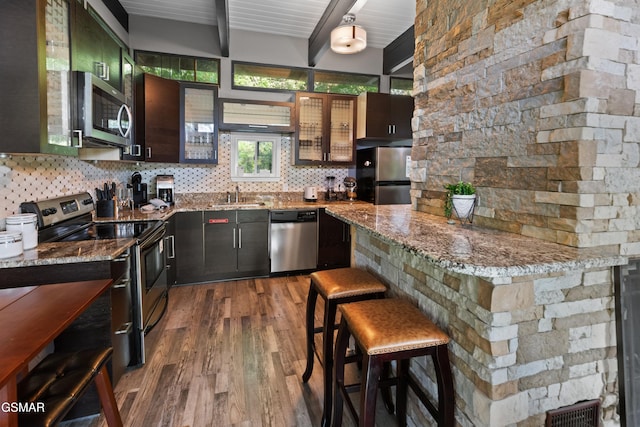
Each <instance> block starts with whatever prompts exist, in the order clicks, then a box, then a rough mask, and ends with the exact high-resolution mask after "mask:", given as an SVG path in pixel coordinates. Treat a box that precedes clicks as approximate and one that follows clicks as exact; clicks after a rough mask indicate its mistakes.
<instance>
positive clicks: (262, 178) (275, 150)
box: [229, 132, 282, 182]
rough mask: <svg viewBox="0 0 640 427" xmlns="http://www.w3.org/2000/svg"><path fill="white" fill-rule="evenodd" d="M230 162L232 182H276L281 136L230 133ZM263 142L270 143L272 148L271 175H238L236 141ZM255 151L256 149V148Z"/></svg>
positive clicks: (279, 166)
mask: <svg viewBox="0 0 640 427" xmlns="http://www.w3.org/2000/svg"><path fill="white" fill-rule="evenodd" d="M230 139H231V150H230V151H231V160H230V162H229V167H230V172H231V181H232V182H278V181H280V178H281V157H282V155H281V153H280V140H281V139H282V136H281V135H279V134H273V133H253V132H232V133H231V138H230ZM239 140H242V141H246V140H250V141H254V142H255V143H258V142H265V141H271V142H272V143H273V147H272V157H271V162H272V163H271V164H272V173H270V174H269V175H261V174H259V173H256V174H251V175H244V174H243V175H239V174H238V141H239ZM256 149H257V147H256Z"/></svg>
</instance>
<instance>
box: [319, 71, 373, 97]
mask: <svg viewBox="0 0 640 427" xmlns="http://www.w3.org/2000/svg"><path fill="white" fill-rule="evenodd" d="M379 88H380V77H379V76H373V75H366V74H352V73H339V72H332V71H314V72H313V91H314V92H322V93H342V94H349V95H359V94H361V93H362V92H378V91H379Z"/></svg>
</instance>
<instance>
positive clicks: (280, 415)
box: [66, 276, 394, 427]
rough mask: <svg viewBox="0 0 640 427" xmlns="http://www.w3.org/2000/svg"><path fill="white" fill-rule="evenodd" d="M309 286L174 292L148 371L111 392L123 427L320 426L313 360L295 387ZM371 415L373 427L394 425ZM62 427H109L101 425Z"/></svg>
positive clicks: (304, 282)
mask: <svg viewBox="0 0 640 427" xmlns="http://www.w3.org/2000/svg"><path fill="white" fill-rule="evenodd" d="M308 287H309V278H308V276H289V277H278V278H268V279H252V280H239V281H230V282H221V283H212V284H205V285H195V286H181V287H174V288H172V289H171V291H170V297H169V308H168V311H167V314H166V315H165V316H164V318H163V320H162V321H161V322H160V323H159V324H158V325H157V326H156V328H155V329H154V330H153V331H151V332H150V333H149V335H148V336H147V344H148V350H147V363H146V365H145V366H144V367H143V368H140V369H133V370H131V371H129V372H127V373H126V374H125V375H124V376H123V377H122V379H121V380H120V382H119V383H118V385H117V386H116V389H115V395H116V399H117V401H118V407H119V408H120V413H121V416H122V419H123V421H124V424H125V425H126V426H132V427H133V426H143V427H146V426H167V427H173V426H178V427H187V426H189V427H198V426H252V427H253V426H278V427H280V426H318V425H320V418H321V414H322V404H323V402H322V366H320V364H319V363H318V362H317V360H316V364H315V367H314V371H313V375H312V376H311V379H310V380H309V382H308V383H307V384H305V383H303V382H302V379H301V377H302V373H303V371H304V368H305V357H306V351H305V329H304V319H305V308H306V298H307V292H308ZM318 302H319V304H318V309H317V311H316V317H317V322H318V323H320V321H321V320H320V319H321V318H322V311H321V310H322V304H321V300H320V299H319V301H318ZM318 339H319V336H318ZM318 347H319V348H321V345H320V343H319V342H318ZM378 408H379V410H378V420H379V421H378V425H380V426H390V425H394V421H393V419H392V418H390V416H389V415H388V414H386V412H384V410H382V411H381V410H380V408H383V405H382V404H379V405H378ZM344 418H345V422H344V424H343V425H345V426H351V425H353V423H352V422H351V420H350V418H349V415H347V414H346V413H345V417H344ZM66 424H67V425H68V426H69V427H102V426H106V422H105V420H104V417H102V416H100V417H93V418H88V419H84V420H81V421H80V420H79V421H75V422H72V423H66Z"/></svg>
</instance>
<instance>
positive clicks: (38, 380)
mask: <svg viewBox="0 0 640 427" xmlns="http://www.w3.org/2000/svg"><path fill="white" fill-rule="evenodd" d="M112 353H113V349H112V348H111V347H109V348H105V349H96V350H82V351H77V352H74V353H51V354H49V355H48V356H47V357H45V358H44V359H43V360H42V361H41V362H40V363H38V365H36V367H35V368H33V369H32V370H31V371H29V373H28V374H27V375H26V376H25V378H24V379H22V380H21V381H20V383H18V400H19V401H21V402H29V403H34V404H40V405H42V406H43V409H44V410H43V411H34V412H25V413H20V414H19V424H20V425H24V426H30V427H37V426H43V427H45V426H46V427H50V426H55V425H58V423H60V421H62V419H63V418H64V416H65V415H66V414H67V413H68V412H69V410H70V409H71V407H72V406H73V405H74V404H75V403H76V402H77V401H78V399H79V398H80V396H81V395H82V394H83V393H84V392H85V390H86V389H87V387H88V386H89V384H90V383H91V381H94V382H95V384H96V389H97V390H98V396H99V397H100V403H101V404H102V409H103V412H104V414H105V418H106V420H107V424H108V425H109V427H122V419H121V418H120V412H119V411H118V406H117V404H116V400H115V397H114V395H113V389H112V387H111V382H110V381H109V374H108V372H107V366H106V363H107V361H109V359H110V358H111V354H112Z"/></svg>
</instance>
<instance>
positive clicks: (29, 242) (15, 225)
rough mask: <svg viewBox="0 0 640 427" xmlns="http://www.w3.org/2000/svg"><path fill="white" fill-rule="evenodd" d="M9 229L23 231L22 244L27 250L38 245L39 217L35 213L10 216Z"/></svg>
mask: <svg viewBox="0 0 640 427" xmlns="http://www.w3.org/2000/svg"><path fill="white" fill-rule="evenodd" d="M7 231H19V232H21V233H22V245H23V246H24V249H25V250H26V249H33V248H35V247H37V246H38V217H37V216H36V214H34V213H24V214H18V215H11V216H8V217H7Z"/></svg>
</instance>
